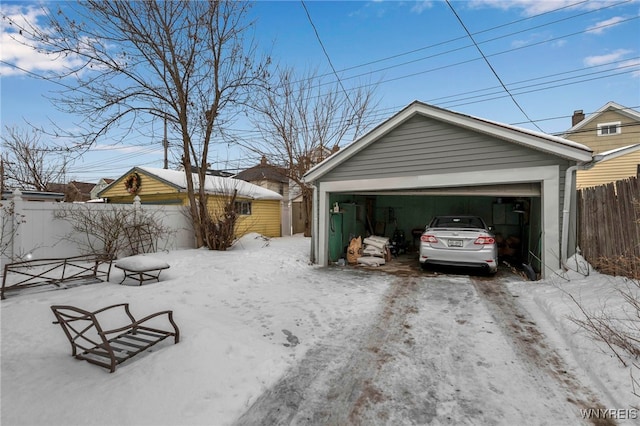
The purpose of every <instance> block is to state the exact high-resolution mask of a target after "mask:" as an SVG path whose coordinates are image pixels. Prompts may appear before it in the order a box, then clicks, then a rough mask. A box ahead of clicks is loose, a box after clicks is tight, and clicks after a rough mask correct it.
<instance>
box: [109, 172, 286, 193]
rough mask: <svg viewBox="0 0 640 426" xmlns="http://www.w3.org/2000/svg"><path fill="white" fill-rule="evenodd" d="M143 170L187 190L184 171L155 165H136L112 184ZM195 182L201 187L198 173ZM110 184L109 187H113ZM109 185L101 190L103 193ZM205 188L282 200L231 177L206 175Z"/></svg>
mask: <svg viewBox="0 0 640 426" xmlns="http://www.w3.org/2000/svg"><path fill="white" fill-rule="evenodd" d="M134 172H143V173H145V174H147V175H150V176H153V177H155V178H156V179H158V180H160V181H162V182H164V183H165V184H167V185H170V186H173V187H174V188H176V189H177V190H178V191H180V192H184V191H186V190H187V177H186V175H185V172H184V171H178V170H168V169H158V168H154V167H134V168H133V169H131V170H129V171H128V172H127V173H125V174H124V175H123V176H122V177H121V178H119V179H117V180H116V181H114V182H113V183H112V184H111V185H116V184H118V183H119V182H120V181H121V180H123V179H126V177H127V176H129V175H130V174H131V173H134ZM193 183H194V186H195V189H199V188H200V186H199V178H198V175H197V174H195V173H193ZM111 185H109V187H111ZM109 187H107V188H105V189H103V190H102V191H100V194H102V193H103V192H104V191H106V190H107V189H108V188H109ZM204 189H205V191H206V192H207V193H209V194H220V195H228V194H229V193H230V191H232V190H234V189H236V190H237V191H238V196H240V197H242V198H249V199H253V200H282V195H280V194H278V193H277V192H274V191H271V190H269V189H265V188H262V187H260V186H258V185H254V184H252V183H249V182H245V181H243V180H239V179H233V178H229V177H220V176H209V175H207V176H206V177H205V185H204Z"/></svg>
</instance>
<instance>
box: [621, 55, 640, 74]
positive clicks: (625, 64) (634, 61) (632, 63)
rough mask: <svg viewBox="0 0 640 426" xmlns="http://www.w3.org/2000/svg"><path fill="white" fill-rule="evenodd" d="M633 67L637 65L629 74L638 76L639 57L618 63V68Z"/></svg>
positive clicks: (639, 72) (639, 69)
mask: <svg viewBox="0 0 640 426" xmlns="http://www.w3.org/2000/svg"><path fill="white" fill-rule="evenodd" d="M633 67H638V70H637V71H633V72H631V76H632V77H635V78H640V59H630V60H628V61H624V62H622V63H621V64H620V65H618V68H633Z"/></svg>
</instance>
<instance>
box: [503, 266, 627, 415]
mask: <svg viewBox="0 0 640 426" xmlns="http://www.w3.org/2000/svg"><path fill="white" fill-rule="evenodd" d="M568 265H569V266H570V267H574V268H575V269H574V270H569V271H558V272H557V273H556V275H553V276H551V277H549V278H547V279H546V280H545V281H539V282H536V283H535V284H532V283H526V282H524V283H510V284H509V288H510V290H511V291H512V292H513V293H514V295H516V296H518V297H519V301H520V303H521V304H522V305H523V306H524V307H525V308H526V309H527V310H528V311H529V313H530V314H531V315H532V317H533V318H535V319H536V323H537V324H538V326H539V327H540V328H541V330H542V331H543V332H544V333H545V334H546V335H547V337H548V338H549V339H550V340H551V341H552V342H553V343H554V345H556V347H558V348H561V349H564V351H565V355H566V356H565V358H568V359H573V360H574V361H575V363H576V364H577V365H578V366H580V367H581V370H582V371H584V372H585V373H586V374H587V375H588V378H587V379H588V380H590V381H591V383H593V384H594V385H595V386H597V387H598V389H599V390H600V392H601V394H602V395H604V396H605V397H606V398H607V399H608V401H603V403H605V404H606V405H607V407H619V408H622V409H631V408H632V407H635V408H636V409H637V408H638V407H639V406H640V398H639V397H637V396H635V395H633V384H632V376H633V377H634V378H635V379H636V380H639V379H640V370H639V369H638V368H637V367H634V366H633V363H634V362H635V364H636V365H640V362H639V361H638V360H634V359H631V358H625V362H626V363H627V366H626V367H625V366H623V365H622V363H620V362H619V361H618V359H617V358H616V356H615V355H614V354H613V352H612V351H611V350H610V349H609V348H608V347H607V346H606V344H605V343H603V342H599V341H594V340H593V339H592V338H591V337H590V336H589V335H588V333H587V331H586V330H584V329H583V328H581V327H579V326H578V325H577V324H576V323H575V322H573V321H572V320H571V318H574V319H579V320H584V319H585V316H584V313H583V312H582V311H581V308H582V309H584V310H585V312H587V313H589V314H590V315H599V314H601V313H603V312H606V313H608V314H612V315H614V316H618V317H620V316H622V315H626V313H624V312H623V311H624V310H628V308H629V305H628V303H627V302H626V301H625V300H624V299H623V296H622V294H621V293H620V290H622V291H624V292H628V291H629V289H630V288H631V289H632V291H633V287H634V286H635V285H634V284H633V283H631V282H630V280H629V279H627V278H624V277H612V276H609V275H603V274H599V273H598V272H597V271H595V270H593V268H592V267H591V266H590V265H589V264H588V263H587V262H586V261H585V260H584V259H582V258H581V257H580V256H574V257H573V258H571V259H570V260H569V262H568ZM578 304H579V305H580V306H578ZM639 321H640V320H639ZM636 393H640V389H636ZM636 413H639V412H638V411H636Z"/></svg>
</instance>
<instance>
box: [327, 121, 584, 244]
mask: <svg viewBox="0 0 640 426" xmlns="http://www.w3.org/2000/svg"><path fill="white" fill-rule="evenodd" d="M538 166H558V168H559V173H560V188H559V198H560V199H559V206H560V209H559V211H558V217H559V222H560V226H562V210H563V205H564V188H565V187H564V182H565V172H566V170H567V168H568V167H569V166H570V161H568V160H565V159H562V158H560V157H558V156H556V155H553V154H548V153H545V152H542V151H538V150H535V149H531V148H528V147H525V146H522V145H519V144H516V143H514V142H509V141H505V140H502V139H498V138H495V137H491V136H488V135H485V134H482V133H478V132H474V131H472V130H469V129H465V128H461V127H457V126H454V125H451V124H448V123H444V122H441V121H437V120H434V119H431V118H427V117H424V116H419V115H417V116H414V117H412V118H411V119H409V120H407V121H406V122H404V123H403V124H401V125H400V126H398V127H397V128H395V129H394V130H392V131H391V132H389V133H388V134H386V135H384V136H383V137H381V138H380V139H378V140H376V141H374V142H373V143H371V144H370V145H369V146H367V147H365V148H364V149H363V150H362V151H360V152H358V153H356V154H355V155H354V156H353V157H351V158H349V159H348V160H346V161H345V162H344V163H342V164H340V165H338V166H337V167H336V168H334V169H333V170H331V171H329V172H328V173H327V174H326V175H324V176H322V177H321V178H320V179H319V181H320V182H328V181H342V180H352V179H374V178H379V177H383V176H384V177H403V176H419V175H429V174H439V173H452V172H471V171H482V170H497V169H500V168H505V169H513V168H527V167H538ZM571 238H573V237H571ZM557 251H558V253H559V252H560V246H558V247H557Z"/></svg>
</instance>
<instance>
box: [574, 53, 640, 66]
mask: <svg viewBox="0 0 640 426" xmlns="http://www.w3.org/2000/svg"><path fill="white" fill-rule="evenodd" d="M629 53H632V51H631V50H628V49H618V50H615V51H613V52H611V53H607V54H605V55H598V56H587V57H586V58H584V61H583V62H584V64H585V66H588V67H592V66H597V65H602V64H607V63H610V62H614V61H619V60H621V59H622V58H624V56H626V55H628V54H629Z"/></svg>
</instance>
